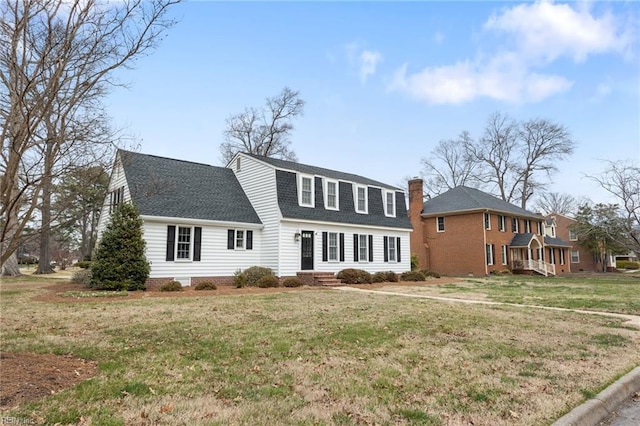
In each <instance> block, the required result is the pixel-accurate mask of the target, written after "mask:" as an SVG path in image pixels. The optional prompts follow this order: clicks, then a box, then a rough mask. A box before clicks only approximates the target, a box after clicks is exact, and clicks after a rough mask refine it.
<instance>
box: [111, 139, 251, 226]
mask: <svg viewBox="0 0 640 426" xmlns="http://www.w3.org/2000/svg"><path fill="white" fill-rule="evenodd" d="M118 161H120V162H121V164H122V168H123V170H124V173H125V177H126V180H127V185H128V188H129V192H130V194H131V198H132V200H133V202H134V204H135V205H136V207H138V209H139V211H140V214H141V215H143V216H161V217H172V218H189V219H200V220H212V221H223V222H239V223H251V224H261V222H260V218H259V217H258V214H257V213H256V211H255V210H254V208H253V206H252V205H251V203H250V202H249V199H248V198H247V196H246V195H245V193H244V191H243V190H242V187H241V186H240V183H239V182H238V180H237V179H236V176H235V174H234V173H233V171H232V170H231V169H227V168H224V167H214V166H210V165H207V164H200V163H193V162H189V161H182V160H174V159H170V158H164V157H158V156H155V155H146V154H139V153H136V152H131V151H124V150H119V151H118Z"/></svg>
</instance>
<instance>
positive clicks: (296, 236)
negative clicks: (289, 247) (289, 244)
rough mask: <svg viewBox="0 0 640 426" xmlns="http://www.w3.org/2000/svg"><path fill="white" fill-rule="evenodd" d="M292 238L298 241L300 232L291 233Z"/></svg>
mask: <svg viewBox="0 0 640 426" xmlns="http://www.w3.org/2000/svg"><path fill="white" fill-rule="evenodd" d="M293 239H294V240H296V242H298V241H300V233H299V232H296V233H295V234H293Z"/></svg>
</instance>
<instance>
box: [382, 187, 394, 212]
mask: <svg viewBox="0 0 640 426" xmlns="http://www.w3.org/2000/svg"><path fill="white" fill-rule="evenodd" d="M384 196H385V204H384V208H385V210H384V213H385V215H387V216H390V217H395V216H396V194H395V192H392V191H385V192H384Z"/></svg>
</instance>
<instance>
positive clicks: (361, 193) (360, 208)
mask: <svg viewBox="0 0 640 426" xmlns="http://www.w3.org/2000/svg"><path fill="white" fill-rule="evenodd" d="M355 198H356V212H358V213H367V187H366V186H356V197H355Z"/></svg>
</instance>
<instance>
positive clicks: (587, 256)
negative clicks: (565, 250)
mask: <svg viewBox="0 0 640 426" xmlns="http://www.w3.org/2000/svg"><path fill="white" fill-rule="evenodd" d="M546 220H547V223H548V225H547V228H548V229H549V232H555V234H556V235H557V237H558V238H561V239H562V240H563V241H567V242H568V243H569V263H570V267H571V268H570V271H571V272H583V271H585V272H599V271H602V270H603V268H602V262H601V260H600V259H598V256H597V255H595V254H594V253H593V252H591V251H590V250H589V249H587V248H585V247H584V246H582V245H581V244H580V241H579V239H578V235H577V234H576V233H575V232H574V231H572V230H571V225H573V224H574V223H576V220H575V219H573V218H571V217H569V216H565V215H562V214H559V213H551V214H549V215H548V216H546ZM604 262H605V269H606V270H610V269H612V267H614V263H613V262H614V261H613V259H612V258H611V256H607V258H606V259H604Z"/></svg>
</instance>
